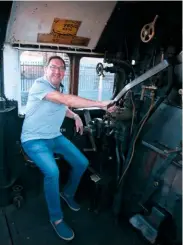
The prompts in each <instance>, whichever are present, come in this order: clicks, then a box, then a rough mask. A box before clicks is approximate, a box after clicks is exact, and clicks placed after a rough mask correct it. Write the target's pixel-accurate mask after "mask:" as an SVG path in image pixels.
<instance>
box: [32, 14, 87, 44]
mask: <svg viewBox="0 0 183 245" xmlns="http://www.w3.org/2000/svg"><path fill="white" fill-rule="evenodd" d="M80 25H81V21H76V20H62V19H59V18H55V19H54V21H53V23H52V27H51V32H50V33H38V35H37V42H41V43H54V44H65V45H75V46H88V43H89V41H90V38H87V37H78V36H76V35H77V32H78V29H79V27H80Z"/></svg>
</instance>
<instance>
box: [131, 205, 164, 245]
mask: <svg viewBox="0 0 183 245" xmlns="http://www.w3.org/2000/svg"><path fill="white" fill-rule="evenodd" d="M165 217H166V216H165V214H164V213H162V212H161V211H160V210H159V209H157V208H156V207H153V208H152V212H151V213H150V215H148V216H144V215H141V214H136V215H134V216H132V217H131V218H130V220H129V222H130V223H131V224H132V226H133V227H135V228H136V229H138V230H139V231H141V233H142V235H143V236H144V237H145V238H146V239H147V240H148V241H149V242H150V243H152V244H154V243H155V241H156V238H157V236H158V229H159V226H160V224H161V222H162V221H163V220H164V219H165Z"/></svg>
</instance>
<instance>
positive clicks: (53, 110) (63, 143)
mask: <svg viewBox="0 0 183 245" xmlns="http://www.w3.org/2000/svg"><path fill="white" fill-rule="evenodd" d="M65 69H66V67H65V62H64V60H63V59H62V58H60V57H59V56H52V57H50V59H49V60H48V63H47V65H46V67H45V70H44V73H45V74H44V77H41V78H39V79H37V80H36V81H35V82H34V84H33V86H32V88H31V89H30V91H29V97H28V102H27V108H26V115H25V119H24V123H23V127H22V133H21V142H22V147H23V149H24V151H25V152H26V154H27V155H28V156H29V157H30V158H31V159H32V160H33V162H34V163H35V164H36V165H37V166H38V168H39V169H40V170H41V171H42V173H43V175H44V192H45V197H46V202H47V206H48V211H49V216H50V222H51V224H52V226H53V228H54V229H55V231H56V233H57V234H58V235H59V237H61V238H63V239H64V240H72V239H73V238H74V232H73V231H72V229H71V228H70V227H69V226H68V225H67V224H66V223H65V222H64V220H63V212H62V209H61V205H60V196H61V197H62V198H63V199H64V200H65V202H66V203H67V204H68V206H69V207H70V208H71V209H72V210H74V211H78V210H79V209H80V207H79V205H78V204H77V203H76V202H75V201H74V195H75V192H76V190H77V187H78V185H79V182H80V179H81V177H82V175H83V173H84V172H85V170H86V169H87V167H88V160H87V159H86V157H85V156H84V155H83V154H82V153H81V152H80V151H79V150H78V149H77V148H76V147H75V146H74V145H73V144H72V143H71V142H70V141H69V140H68V139H66V138H65V137H64V136H63V135H62V134H61V132H60V127H61V125H62V122H63V120H64V118H65V116H66V117H69V118H73V119H74V120H75V125H76V129H77V131H78V132H79V131H80V133H81V134H82V132H83V124H82V121H81V119H80V117H79V116H78V115H77V114H75V113H73V112H72V111H71V110H70V109H69V108H68V107H74V108H84V107H100V108H103V109H105V108H106V107H107V105H108V104H109V103H110V101H102V102H99V101H93V100H88V99H84V98H81V97H78V96H74V95H69V94H63V93H62V92H61V91H60V86H62V85H61V81H62V79H63V77H64V74H65ZM54 153H60V154H62V155H63V156H64V158H65V160H66V161H68V163H69V164H70V165H71V166H72V171H71V175H70V179H69V181H68V183H67V185H66V187H65V188H64V190H63V192H62V193H60V192H59V170H58V167H57V165H56V162H55V160H54V157H53V154H54Z"/></svg>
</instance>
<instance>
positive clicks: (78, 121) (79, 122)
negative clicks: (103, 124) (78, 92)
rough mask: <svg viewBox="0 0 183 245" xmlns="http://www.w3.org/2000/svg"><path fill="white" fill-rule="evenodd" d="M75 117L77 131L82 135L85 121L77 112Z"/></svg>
mask: <svg viewBox="0 0 183 245" xmlns="http://www.w3.org/2000/svg"><path fill="white" fill-rule="evenodd" d="M74 119H75V126H76V132H77V133H78V132H79V133H80V135H82V134H83V122H82V120H81V118H80V117H79V116H78V115H77V114H76V116H75V118H74Z"/></svg>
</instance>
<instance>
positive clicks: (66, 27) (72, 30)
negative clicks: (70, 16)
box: [51, 18, 81, 36]
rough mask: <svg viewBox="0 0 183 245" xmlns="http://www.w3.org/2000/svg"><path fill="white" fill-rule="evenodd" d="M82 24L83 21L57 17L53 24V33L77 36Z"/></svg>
mask: <svg viewBox="0 0 183 245" xmlns="http://www.w3.org/2000/svg"><path fill="white" fill-rule="evenodd" d="M80 25H81V21H77V20H62V19H59V18H55V19H54V21H53V24H52V28H51V33H57V34H61V35H71V36H76V34H77V32H78V29H79V27H80Z"/></svg>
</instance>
